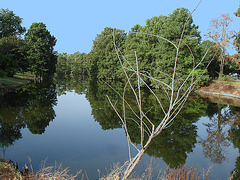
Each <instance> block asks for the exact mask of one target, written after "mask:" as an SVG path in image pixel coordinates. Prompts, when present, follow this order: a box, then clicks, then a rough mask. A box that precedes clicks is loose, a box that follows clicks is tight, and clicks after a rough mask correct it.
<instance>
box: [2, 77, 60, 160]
mask: <svg viewBox="0 0 240 180" xmlns="http://www.w3.org/2000/svg"><path fill="white" fill-rule="evenodd" d="M0 101H1V105H0V144H1V148H2V149H3V152H4V153H5V150H6V148H7V147H9V146H10V145H13V144H14V142H15V141H16V140H19V139H21V138H22V134H21V129H22V128H24V127H27V128H28V129H29V130H30V132H32V133H33V134H42V133H44V132H45V129H46V127H47V126H48V125H49V122H50V121H52V120H53V119H54V118H55V116H56V115H55V112H54V109H53V106H54V105H56V104H57V97H56V91H55V85H53V83H52V81H44V82H38V83H31V84H28V85H25V86H23V87H22V88H19V89H17V90H16V91H15V92H12V93H7V94H5V95H4V96H0ZM4 153H3V158H4Z"/></svg>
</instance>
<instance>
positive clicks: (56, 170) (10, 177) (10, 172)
mask: <svg viewBox="0 0 240 180" xmlns="http://www.w3.org/2000/svg"><path fill="white" fill-rule="evenodd" d="M29 161H30V167H29V168H27V169H26V166H25V171H24V172H23V171H21V172H20V171H19V170H17V169H16V168H15V167H14V165H13V163H12V162H9V161H4V160H1V162H0V179H3V180H75V179H85V178H84V175H82V176H81V178H80V177H79V176H80V174H81V172H82V171H79V172H77V174H76V175H71V174H69V169H68V168H63V167H62V165H61V164H60V165H55V166H50V167H45V162H44V163H43V165H42V167H41V170H39V171H38V172H36V173H34V171H33V168H32V166H31V160H30V159H29ZM86 179H87V178H86Z"/></svg>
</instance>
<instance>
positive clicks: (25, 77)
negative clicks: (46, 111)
mask: <svg viewBox="0 0 240 180" xmlns="http://www.w3.org/2000/svg"><path fill="white" fill-rule="evenodd" d="M33 78H34V76H33V75H32V74H27V73H21V74H20V73H18V74H16V75H14V76H13V77H2V78H0V92H2V93H3V92H7V91H9V90H11V89H15V88H17V87H20V86H22V85H24V84H28V83H30V82H31V81H32V80H33Z"/></svg>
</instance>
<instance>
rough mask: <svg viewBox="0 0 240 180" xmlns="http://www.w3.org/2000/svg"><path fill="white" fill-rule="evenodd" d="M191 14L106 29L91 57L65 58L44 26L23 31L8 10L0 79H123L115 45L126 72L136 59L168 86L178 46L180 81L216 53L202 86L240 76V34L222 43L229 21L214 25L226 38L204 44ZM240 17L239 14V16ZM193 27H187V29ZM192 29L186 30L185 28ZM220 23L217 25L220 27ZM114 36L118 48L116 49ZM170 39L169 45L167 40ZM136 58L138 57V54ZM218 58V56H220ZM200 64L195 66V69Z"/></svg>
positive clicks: (182, 11) (1, 31) (0, 13)
mask: <svg viewBox="0 0 240 180" xmlns="http://www.w3.org/2000/svg"><path fill="white" fill-rule="evenodd" d="M189 14H190V11H189V10H188V9H186V8H177V9H176V10H174V11H173V12H172V13H171V14H169V15H167V16H165V15H160V16H154V17H152V18H150V19H147V20H146V24H145V25H144V26H141V25H139V24H136V25H135V26H133V27H132V28H131V31H130V32H128V33H127V32H126V31H125V30H121V29H116V28H112V27H106V28H104V30H103V31H102V32H101V33H100V34H97V35H96V38H95V40H93V46H92V49H91V51H90V52H89V53H80V52H76V53H74V54H67V53H59V54H57V52H56V51H54V46H55V45H56V41H57V40H56V38H55V37H54V36H53V35H51V33H50V31H48V30H47V27H46V25H45V24H44V23H42V22H39V23H37V22H34V23H32V25H31V26H30V28H29V29H28V30H26V28H25V27H22V25H21V24H22V18H20V17H19V16H17V15H15V14H14V13H13V11H10V10H8V9H1V10H0V24H1V26H0V77H3V76H13V75H14V74H16V73H17V72H31V73H33V74H34V75H35V77H37V78H41V79H42V78H43V77H44V76H45V75H48V74H53V73H54V72H57V74H59V75H60V74H61V75H66V74H71V75H74V74H87V75H88V76H89V77H91V78H94V79H100V78H101V79H123V78H124V74H123V71H122V67H121V63H120V61H119V59H118V56H117V54H116V50H115V45H116V46H117V47H118V49H119V51H120V52H119V54H120V56H121V57H124V58H125V59H126V60H127V61H124V62H123V65H124V67H125V68H126V69H130V68H133V69H136V55H137V59H138V64H137V65H138V68H139V70H140V71H141V72H142V73H145V74H147V75H148V76H151V77H153V78H156V79H158V80H160V81H163V82H165V83H170V82H171V78H169V76H168V75H170V74H172V72H173V67H174V59H175V56H176V49H175V48H174V45H173V44H175V45H176V44H178V43H179V40H180V39H181V35H182V32H183V31H184V36H183V38H182V43H181V46H180V47H179V49H180V51H179V55H178V57H179V58H178V66H177V69H176V78H177V79H179V81H180V80H181V79H185V78H186V76H187V75H188V74H189V73H190V72H191V70H192V67H193V66H194V64H197V63H198V62H199V61H200V60H201V59H202V57H204V55H205V53H206V51H207V49H208V48H209V47H212V48H211V49H210V51H209V52H208V55H207V56H206V57H205V62H207V61H209V60H210V59H212V58H214V61H213V63H212V64H211V65H210V66H209V67H208V70H207V72H206V73H205V74H204V76H203V77H202V80H201V82H200V83H202V84H203V83H206V82H208V81H209V80H211V79H214V78H216V77H219V76H220V75H221V74H229V73H230V72H231V73H234V72H237V73H238V74H239V71H238V70H239V59H240V58H239V53H240V51H239V49H240V48H239V47H240V46H239V44H240V38H239V37H240V35H239V34H240V33H237V34H235V35H234V36H227V35H226V34H224V37H228V39H225V40H224V41H222V42H221V40H222V39H221V38H218V37H217V35H219V34H221V33H230V32H228V31H226V27H228V25H229V24H228V23H227V22H230V21H229V17H227V16H225V18H222V19H218V21H217V20H213V21H212V23H211V24H212V27H213V28H214V27H216V26H218V27H220V29H221V26H220V25H219V24H223V23H225V26H224V27H222V29H224V32H221V31H219V32H217V33H215V34H214V32H216V28H215V29H212V30H210V32H209V37H210V38H212V41H210V40H206V41H202V37H201V35H200V31H199V30H198V28H199V27H198V26H197V25H196V24H194V23H193V18H192V16H190V17H189ZM235 15H236V16H239V14H238V11H237V12H236V13H235ZM186 21H187V23H186ZM185 23H186V24H185ZM214 23H215V24H214ZM113 35H114V42H115V45H114V43H113ZM166 39H167V40H166ZM230 39H233V40H234V43H235V47H236V50H237V52H238V54H236V55H235V56H228V55H227V51H226V49H227V43H228V42H230ZM135 52H136V54H135ZM216 52H217V53H216ZM193 62H194V64H193ZM203 71H204V66H203V65H202V67H200V68H199V69H198V70H197V71H195V72H194V76H195V77H197V76H198V75H199V74H202V72H203ZM144 80H145V81H146V82H147V83H148V84H151V85H153V86H157V87H158V85H157V84H153V82H151V80H149V79H148V78H146V79H144Z"/></svg>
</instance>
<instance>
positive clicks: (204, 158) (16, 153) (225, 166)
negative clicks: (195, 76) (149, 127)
mask: <svg viewBox="0 0 240 180" xmlns="http://www.w3.org/2000/svg"><path fill="white" fill-rule="evenodd" d="M111 85H112V87H114V88H115V89H116V90H117V91H118V92H120V91H122V90H123V89H122V87H123V85H122V84H121V82H111ZM142 93H143V95H142V102H143V103H144V107H145V108H146V111H147V110H149V112H150V113H149V117H150V118H151V119H152V120H153V121H154V122H157V121H159V119H161V117H162V114H161V113H160V114H159V110H158V108H159V107H157V105H156V102H155V101H154V97H153V95H152V94H151V93H149V92H147V91H143V92H142ZM126 94H127V95H128V94H129V103H130V104H134V102H133V101H132V99H133V98H132V97H131V95H130V93H128V92H126ZM106 95H108V96H109V97H110V98H111V99H112V100H113V101H114V102H116V108H117V109H118V110H119V112H121V107H122V105H121V98H119V97H118V96H117V95H116V93H115V92H114V91H112V90H111V89H110V88H109V87H108V86H107V85H106V84H105V83H104V82H102V81H89V80H87V78H85V79H84V78H82V77H75V78H71V77H65V78H55V79H54V80H53V81H49V82H43V83H36V84H34V83H32V84H28V85H25V86H23V87H21V88H19V89H17V90H16V91H15V92H11V93H7V94H5V95H4V96H1V97H0V102H1V105H0V124H1V132H0V135H1V136H0V145H1V149H0V150H1V157H2V158H4V159H6V160H9V159H11V160H12V161H14V162H18V164H19V166H20V167H23V166H24V164H25V163H29V158H30V159H31V164H32V166H33V168H34V170H35V171H37V170H38V169H40V168H41V164H42V165H45V166H55V165H56V164H57V166H58V165H59V164H61V165H62V167H63V168H66V167H68V168H69V170H70V173H72V174H74V173H76V172H77V171H78V170H83V172H84V173H86V174H87V176H88V178H89V179H98V177H99V172H100V176H102V175H106V174H107V173H108V172H109V171H110V170H111V167H112V166H113V163H118V162H119V163H120V164H123V163H124V162H125V161H126V160H127V159H128V143H127V139H126V134H125V131H124V129H123V128H122V123H121V121H120V119H119V118H118V116H117V115H116V113H115V112H114V110H113V109H112V107H111V105H110V103H109V102H108V100H107V98H106ZM127 95H126V96H127ZM158 95H159V96H161V93H159V94H158ZM162 100H163V101H164V99H162ZM163 104H164V103H163ZM126 112H127V113H129V114H128V116H129V119H131V118H132V115H131V113H130V112H129V111H126ZM239 113H240V108H239V107H237V106H231V105H227V104H220V103H214V102H211V101H209V100H208V99H207V98H206V99H204V98H201V97H199V96H198V95H195V94H192V95H191V96H190V97H189V99H188V101H187V102H186V104H185V106H184V108H183V109H182V111H181V112H180V113H179V115H178V116H177V118H176V119H175V121H174V123H173V124H172V125H171V126H170V127H169V128H167V129H165V130H164V131H163V132H162V133H161V134H160V135H159V136H157V137H156V138H155V139H154V140H153V141H152V143H151V144H150V146H149V149H148V150H147V152H146V153H145V155H144V156H143V158H142V160H141V162H140V163H139V165H138V166H137V168H136V174H137V176H141V175H142V173H144V170H145V169H146V168H147V167H148V166H149V164H150V162H151V161H152V163H153V167H154V172H153V176H154V177H156V176H158V174H159V173H160V174H163V173H164V170H165V168H167V166H168V165H169V166H170V167H171V168H173V167H177V166H180V165H182V164H187V165H188V167H191V165H192V164H194V165H195V166H197V167H198V169H201V171H202V170H204V171H205V172H206V171H207V170H208V168H209V167H211V173H210V179H222V180H225V179H228V178H229V177H230V176H231V172H233V171H236V170H240V156H239V148H240V129H239V124H240V118H239V117H240V114H239ZM128 129H129V134H130V136H131V138H132V141H133V142H134V144H136V145H139V144H140V130H139V128H138V127H137V126H136V124H135V123H134V121H130V122H129V123H128ZM134 153H136V152H135V151H133V155H134ZM28 157H29V158H28ZM237 175H239V174H237Z"/></svg>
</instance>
